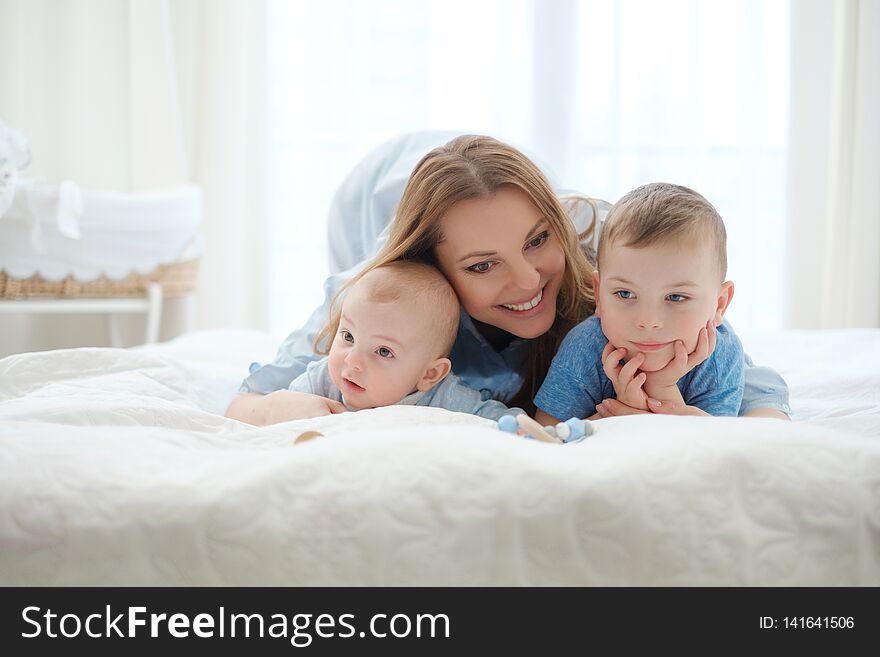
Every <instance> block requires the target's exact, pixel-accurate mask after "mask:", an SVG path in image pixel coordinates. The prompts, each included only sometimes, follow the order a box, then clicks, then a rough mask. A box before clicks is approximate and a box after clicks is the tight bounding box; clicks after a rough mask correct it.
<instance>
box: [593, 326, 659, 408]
mask: <svg viewBox="0 0 880 657" xmlns="http://www.w3.org/2000/svg"><path fill="white" fill-rule="evenodd" d="M626 354H627V351H626V349H624V348H623V347H619V348H618V347H615V346H614V345H613V344H611V343H610V342H609V343H608V344H606V345H605V348H604V349H603V350H602V368H603V369H604V370H605V375H606V376H607V377H608V378H609V379H610V380H611V385H613V386H614V393H615V395H616V396H617V399H619V400H620V401H621V402H622V403H624V404H626V405H627V406H630V407H632V408H637V409H640V410H643V411H646V410H648V396H647V395H646V394H645V391H644V389H643V387H642V386H644V385H645V381H646V378H647V376H646V374H645V373H644V372H639V371H638V370H639V367H640V366H641V364H642V363H644V362H645V355H644V354H642V353H638V354H636V355H635V356H633V357H632V358H630V359H629V362H627V363H626V364H625V365H621V364H620V360H621V359H622V358H625V357H626Z"/></svg>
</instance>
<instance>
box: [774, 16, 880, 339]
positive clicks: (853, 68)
mask: <svg viewBox="0 0 880 657" xmlns="http://www.w3.org/2000/svg"><path fill="white" fill-rule="evenodd" d="M791 36H792V57H791V61H792V87H791V89H792V93H791V117H792V118H791V124H790V125H791V133H790V140H789V143H790V153H789V162H790V165H789V184H788V189H789V203H788V206H789V224H788V233H787V235H788V253H789V266H788V276H789V286H790V289H791V295H790V296H789V304H788V309H787V310H788V312H787V321H788V323H789V324H790V325H791V326H793V327H797V328H850V327H877V326H880V3H878V2H876V0H837V2H828V1H827V0H799V1H798V2H795V3H792V35H791Z"/></svg>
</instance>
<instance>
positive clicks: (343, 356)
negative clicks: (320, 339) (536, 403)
mask: <svg viewBox="0 0 880 657" xmlns="http://www.w3.org/2000/svg"><path fill="white" fill-rule="evenodd" d="M459 314H460V308H459V303H458V297H456V296H455V292H454V291H453V289H452V287H451V286H450V285H449V282H448V281H447V280H446V278H445V277H444V276H443V274H441V273H440V272H439V271H438V270H437V269H435V268H434V267H431V266H430V265H426V264H422V263H416V262H393V263H390V264H387V265H384V266H381V267H378V268H375V269H371V270H369V271H367V273H366V274H364V275H363V276H361V278H360V279H358V280H357V281H356V282H355V283H354V285H353V286H352V287H351V288H350V289H349V291H348V294H347V295H346V296H345V299H344V301H343V303H342V313H341V317H340V321H339V326H338V327H337V328H336V331H335V336H334V337H333V342H332V343H331V345H330V353H329V355H328V356H327V357H325V358H322V359H320V360H318V361H314V362H312V363H310V364H309V366H308V368H307V369H306V371H305V372H303V373H302V374H301V375H300V376H299V377H297V378H296V379H294V380H293V382H292V383H291V384H290V388H289V389H290V390H292V391H294V392H307V393H312V394H315V395H321V396H322V397H327V398H329V399H333V400H335V401H339V402H342V403H343V404H344V405H345V406H346V408H348V410H350V411H357V410H362V409H366V408H376V407H378V406H390V405H392V404H408V405H412V406H436V407H440V408H445V409H447V410H450V411H460V412H463V413H472V414H475V415H480V416H482V417H486V418H490V419H493V420H497V419H498V418H499V417H501V416H502V415H504V414H506V413H509V412H510V411H509V410H508V408H507V407H506V406H505V405H504V404H502V403H501V402H498V401H494V400H491V399H489V400H483V399H482V398H481V396H480V393H478V392H477V391H476V390H473V389H471V388H468V387H467V386H465V385H463V384H462V383H460V382H459V379H458V377H457V376H455V375H454V374H451V373H450V370H451V368H452V363H451V361H450V360H449V358H448V356H449V351H450V350H451V349H452V344H453V343H454V342H455V336H456V334H457V333H458V318H459ZM518 410H519V409H514V411H513V412H516V411H518Z"/></svg>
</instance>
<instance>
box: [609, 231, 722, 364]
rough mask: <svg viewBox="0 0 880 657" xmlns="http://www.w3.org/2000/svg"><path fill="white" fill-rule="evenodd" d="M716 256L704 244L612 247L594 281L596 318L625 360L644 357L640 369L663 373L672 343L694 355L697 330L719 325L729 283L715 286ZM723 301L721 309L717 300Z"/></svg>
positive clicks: (717, 279) (716, 275)
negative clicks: (622, 351) (624, 351)
mask: <svg viewBox="0 0 880 657" xmlns="http://www.w3.org/2000/svg"><path fill="white" fill-rule="evenodd" d="M714 255H715V251H714V249H713V248H711V247H710V246H708V245H699V244H696V245H691V244H687V243H681V244H680V243H676V242H670V243H667V244H656V245H651V246H646V247H641V248H634V247H628V246H620V245H616V244H612V245H610V246H609V248H608V250H607V251H606V252H604V253H603V256H602V270H601V272H599V273H598V276H594V279H593V280H594V284H595V286H596V304H597V305H596V315H597V316H598V317H599V319H600V321H601V324H602V332H603V333H604V334H605V337H607V338H608V341H609V342H611V344H613V345H614V346H615V347H623V348H624V349H626V350H627V355H626V360H629V359H630V358H632V357H633V356H635V355H636V354H637V353H639V352H642V353H644V354H645V362H644V364H643V365H642V366H641V368H640V369H641V370H643V371H645V372H656V371H657V370H661V369H663V368H664V367H665V366H666V365H668V364H669V362H670V361H671V360H672V358H673V357H674V355H675V352H674V344H675V341H676V340H681V341H682V342H684V346H685V348H686V349H687V352H688V353H690V352H692V351H693V350H694V348H695V347H696V344H697V338H698V337H699V333H700V329H702V328H703V327H705V326H706V322H708V321H709V320H710V319H711V320H713V323H714V324H715V325H718V324H720V323H721V319H722V314H723V311H724V309H725V308H726V302H727V300H728V297H727V296H726V292H725V291H724V290H725V289H726V288H727V287H728V286H731V287H730V292H731V294H732V284H728V283H724V284H722V283H721V282H720V281H719V272H718V264H717V261H716V259H715V257H714ZM722 295H724V296H723V302H722V303H721V308H719V297H721V296H722Z"/></svg>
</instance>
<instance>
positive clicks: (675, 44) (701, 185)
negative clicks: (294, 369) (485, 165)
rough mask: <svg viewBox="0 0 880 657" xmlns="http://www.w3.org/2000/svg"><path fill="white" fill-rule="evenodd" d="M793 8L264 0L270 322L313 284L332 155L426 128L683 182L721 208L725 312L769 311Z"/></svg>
mask: <svg viewBox="0 0 880 657" xmlns="http://www.w3.org/2000/svg"><path fill="white" fill-rule="evenodd" d="M788 12H789V4H788V2H785V1H784V0H783V1H779V0H773V1H767V2H762V1H761V0H736V1H732V2H725V3H717V2H702V1H700V0H666V1H664V2H660V3H658V2H654V1H652V0H621V1H618V0H583V1H577V0H554V1H553V2H542V1H540V0H514V1H503V0H466V1H463V0H429V1H427V2H419V3H412V2H409V1H408V0H382V1H372V0H370V1H368V0H335V1H330V2H321V3H314V2H285V1H282V0H270V2H269V47H270V56H269V61H270V73H269V89H270V102H269V110H270V111H269V115H270V122H269V129H270V144H271V153H270V157H271V165H270V181H269V182H270V215H269V217H270V225H269V235H270V271H271V283H270V313H271V314H270V318H271V327H272V329H273V330H274V331H276V332H279V333H280V332H285V331H288V330H290V329H291V328H292V327H295V326H298V325H299V324H300V323H301V322H302V321H303V320H304V319H305V317H306V316H307V314H308V312H309V311H310V310H311V309H312V308H313V307H314V305H315V304H317V303H318V302H319V301H320V298H321V293H322V292H321V285H320V283H321V280H322V278H323V276H324V275H325V272H326V268H327V265H326V236H325V228H324V221H325V218H326V216H327V211H328V208H329V205H330V200H331V197H332V194H333V191H334V190H335V188H336V187H337V185H338V184H339V183H340V182H341V181H342V179H343V177H344V176H345V174H346V173H347V172H348V171H349V169H350V168H351V167H352V166H353V165H354V164H355V163H356V162H357V160H358V159H359V158H360V157H362V156H363V155H364V154H365V153H366V152H367V151H368V150H369V149H370V148H371V147H373V146H375V145H377V144H379V143H380V142H381V141H383V140H385V139H388V138H390V137H392V136H394V135H397V134H400V133H403V132H408V131H412V130H422V129H446V130H469V131H479V132H484V133H488V134H492V135H494V136H498V137H500V138H502V139H507V140H509V141H512V142H513V143H515V144H517V145H519V146H521V147H523V148H526V149H528V150H529V152H531V153H534V154H537V155H539V156H540V158H541V160H542V161H543V162H544V163H545V164H547V165H548V167H549V168H550V169H551V171H549V173H550V174H551V175H552V176H553V177H554V178H555V179H556V180H557V181H558V182H559V183H560V184H561V185H563V186H565V187H568V188H573V189H579V190H582V191H584V192H586V193H589V194H591V195H593V196H599V197H602V198H605V199H606V200H608V201H612V202H613V201H615V200H617V199H618V198H619V197H620V196H621V195H622V194H624V193H625V192H626V191H628V190H629V189H631V188H633V187H636V186H638V185H640V184H642V183H645V182H650V181H656V180H667V181H671V182H677V183H680V184H684V185H687V186H690V187H693V188H695V189H697V190H698V191H700V192H702V193H703V194H704V195H705V196H706V197H707V198H709V200H710V201H712V202H713V203H714V204H715V205H716V207H718V209H719V211H720V212H721V214H722V216H723V217H724V218H725V220H726V223H727V227H728V232H729V235H730V238H729V242H730V243H729V250H730V254H729V260H730V263H731V266H730V274H729V275H730V277H731V278H732V279H733V280H734V281H735V282H736V284H737V298H736V300H735V301H734V303H733V305H732V307H731V318H732V320H733V322H734V325H735V326H737V327H748V328H753V329H759V328H762V329H774V328H778V327H780V326H781V325H782V321H783V290H784V281H783V274H784V260H783V257H782V254H783V252H784V248H785V214H784V213H785V173H786V172H785V158H786V148H787V141H786V140H787V116H788V115H787V112H788V25H789V23H788V20H789V18H788ZM740 330H742V329H740Z"/></svg>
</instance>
